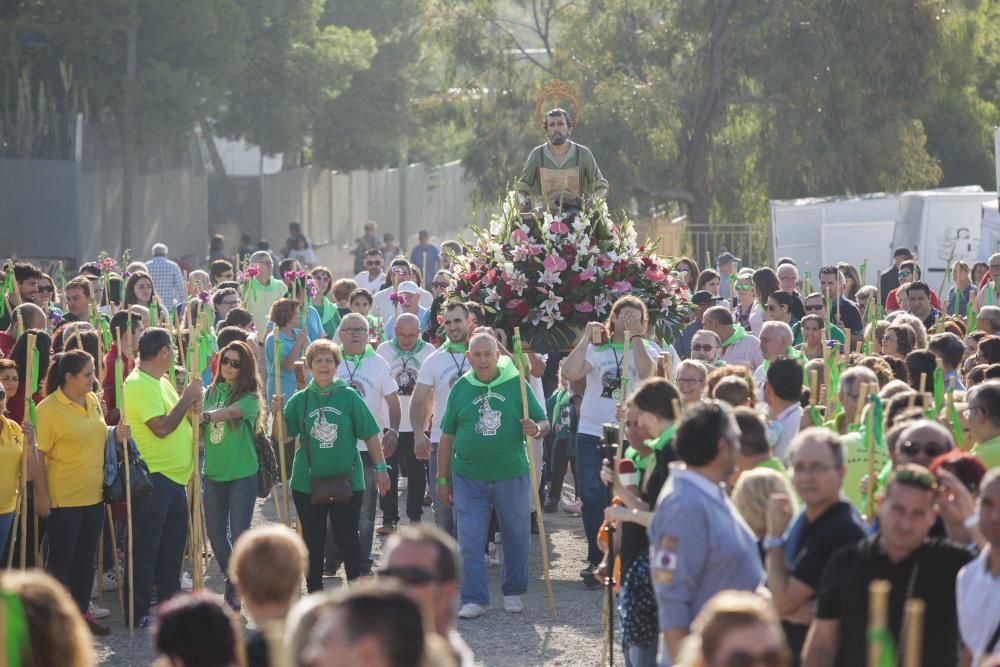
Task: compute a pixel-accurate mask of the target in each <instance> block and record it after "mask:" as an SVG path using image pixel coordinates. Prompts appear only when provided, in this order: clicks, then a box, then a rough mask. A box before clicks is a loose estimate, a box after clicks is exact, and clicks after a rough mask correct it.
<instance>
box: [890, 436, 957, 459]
mask: <svg viewBox="0 0 1000 667" xmlns="http://www.w3.org/2000/svg"><path fill="white" fill-rule="evenodd" d="M949 449H951V448H950V447H949V446H948V445H942V444H941V443H939V442H913V441H912V440H907V441H906V442H904V443H903V444H901V445H900V446H899V451H901V452H902V453H904V454H906V455H908V456H916V455H918V454H920V453H921V452H923V453H924V454H926V455H927V456H929V457H931V458H934V457H936V456H939V455H940V454H944V453H945V452H947V451H948V450H949Z"/></svg>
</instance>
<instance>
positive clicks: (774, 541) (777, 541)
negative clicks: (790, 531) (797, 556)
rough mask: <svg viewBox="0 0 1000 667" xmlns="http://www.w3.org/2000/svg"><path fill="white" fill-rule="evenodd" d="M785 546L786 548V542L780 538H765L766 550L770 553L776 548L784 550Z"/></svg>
mask: <svg viewBox="0 0 1000 667" xmlns="http://www.w3.org/2000/svg"><path fill="white" fill-rule="evenodd" d="M784 546H785V541H784V540H783V539H781V538H780V537H765V538H764V550H765V551H770V550H771V549H774V548H775V547H778V548H779V549H781V548H784Z"/></svg>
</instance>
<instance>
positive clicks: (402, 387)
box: [375, 339, 434, 433]
mask: <svg viewBox="0 0 1000 667" xmlns="http://www.w3.org/2000/svg"><path fill="white" fill-rule="evenodd" d="M417 347H418V348H420V349H419V351H417V352H414V351H412V350H411V351H410V352H403V351H402V350H399V349H397V348H396V347H395V346H393V344H392V341H386V342H384V343H382V344H381V345H379V346H378V349H377V350H375V352H376V354H378V356H380V357H382V358H383V359H385V360H386V362H387V363H388V364H389V374H390V375H392V378H393V380H395V382H396V386H397V387H399V390H398V391H397V394H398V395H399V407H400V408H401V409H402V411H403V415H402V417H401V418H400V420H399V432H400V433H411V432H412V431H413V426H412V425H411V424H410V396H412V395H413V389H414V388H415V387H416V386H417V374H418V372H419V371H420V367H421V366H422V365H423V363H424V361H426V360H427V357H429V356H431V355H432V354H434V346H433V345H431V344H430V343H426V342H424V341H422V340H419V339H418V340H417Z"/></svg>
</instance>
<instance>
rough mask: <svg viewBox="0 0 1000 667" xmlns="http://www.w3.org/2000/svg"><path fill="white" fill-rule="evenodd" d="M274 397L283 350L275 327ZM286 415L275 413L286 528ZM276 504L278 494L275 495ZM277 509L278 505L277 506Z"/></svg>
mask: <svg viewBox="0 0 1000 667" xmlns="http://www.w3.org/2000/svg"><path fill="white" fill-rule="evenodd" d="M272 335H273V336H274V341H273V345H274V395H275V396H278V395H280V394H281V349H280V347H279V345H278V342H279V338H278V336H280V335H281V331H280V330H279V329H278V327H274V333H273V334H272ZM284 418H285V415H284V414H283V413H282V411H281V410H275V411H274V439H275V440H276V441H277V443H278V469H279V470H280V471H281V504H282V505H283V512H284V516H282V512H278V521H284V523H285V525H286V526H291V525H292V515H291V508H290V507H289V505H288V468H287V464H286V463H285V419H284ZM274 499H275V502H277V500H278V494H275V495H274ZM275 507H277V505H275Z"/></svg>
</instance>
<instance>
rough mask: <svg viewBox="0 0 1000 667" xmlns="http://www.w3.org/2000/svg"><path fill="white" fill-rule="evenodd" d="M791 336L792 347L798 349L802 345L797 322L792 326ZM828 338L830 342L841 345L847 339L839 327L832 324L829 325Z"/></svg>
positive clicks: (800, 332)
mask: <svg viewBox="0 0 1000 667" xmlns="http://www.w3.org/2000/svg"><path fill="white" fill-rule="evenodd" d="M792 336H794V337H795V338H794V340H792V345H793V346H795V347H798V346H799V345H801V344H802V329H801V328H800V327H799V323H798V322H796V323H795V324H793V325H792ZM830 338H831V340H835V341H837V342H838V343H840V344H841V345H843V344H844V343H846V342H847V338H845V337H844V332H843V331H841V329H840V327H838V326H837V325H836V324H833V323H832V322H831V323H830Z"/></svg>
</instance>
